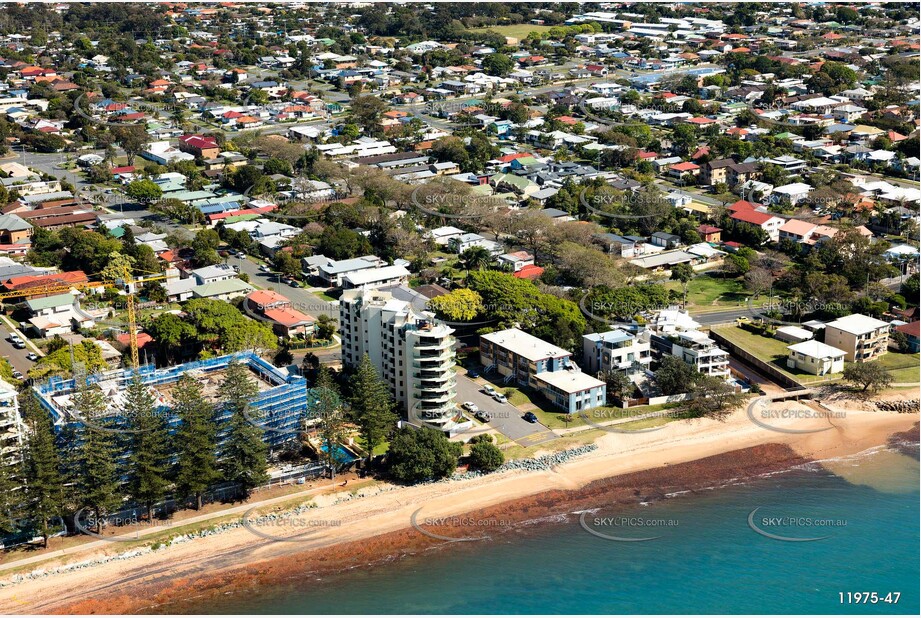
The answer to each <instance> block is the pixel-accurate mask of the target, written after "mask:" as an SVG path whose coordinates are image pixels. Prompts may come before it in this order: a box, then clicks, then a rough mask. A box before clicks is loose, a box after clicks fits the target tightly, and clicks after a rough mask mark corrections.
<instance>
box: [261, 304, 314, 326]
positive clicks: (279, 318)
mask: <svg viewBox="0 0 921 618" xmlns="http://www.w3.org/2000/svg"><path fill="white" fill-rule="evenodd" d="M262 315H264V316H265V317H267V318H268V319H270V320H272V321H273V322H278V323H279V324H281V325H282V326H287V327H288V328H291V327H292V326H299V325H301V324H307V323H313V322H316V320H315V319H313V316H309V315H307V314H306V313H301V312H300V311H297V310H296V309H290V308H284V309H269V310H268V311H265V312H263V314H262Z"/></svg>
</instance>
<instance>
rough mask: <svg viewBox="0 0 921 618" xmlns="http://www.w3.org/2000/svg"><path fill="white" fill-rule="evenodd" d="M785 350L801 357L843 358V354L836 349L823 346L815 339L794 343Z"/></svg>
mask: <svg viewBox="0 0 921 618" xmlns="http://www.w3.org/2000/svg"><path fill="white" fill-rule="evenodd" d="M787 349H788V350H790V351H791V352H796V353H797V354H802V355H803V356H811V357H812V358H843V357H844V352H843V351H841V350H839V349H838V348H833V347H831V346H830V345H827V344H824V343H822V342H821V341H816V340H815V339H810V340H809V341H803V342H800V343H794V344H793V345H788V346H787Z"/></svg>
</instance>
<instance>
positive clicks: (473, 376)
mask: <svg viewBox="0 0 921 618" xmlns="http://www.w3.org/2000/svg"><path fill="white" fill-rule="evenodd" d="M467 377H468V378H470V379H471V380H475V379H477V378H479V377H480V372H478V371H474V370H472V369H471V370H470V371H468V372H467Z"/></svg>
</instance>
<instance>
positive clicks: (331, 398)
mask: <svg viewBox="0 0 921 618" xmlns="http://www.w3.org/2000/svg"><path fill="white" fill-rule="evenodd" d="M311 394H312V395H313V397H314V406H315V410H316V415H317V417H318V418H319V419H320V439H321V440H322V441H323V445H324V446H325V447H326V450H325V453H324V455H323V458H324V459H325V460H326V466H327V468H328V469H329V478H330V479H335V478H336V464H337V463H338V462H337V461H336V450H337V449H336V447H337V445H338V444H339V443H340V442H341V441H342V439H343V433H344V431H343V423H344V419H343V416H342V407H341V397H340V395H339V386H338V385H337V384H336V381H335V379H334V378H333V374H332V372H331V371H330V370H329V367H321V368H320V371H319V374H318V375H317V382H316V384H315V385H314V387H313V389H312V391H311Z"/></svg>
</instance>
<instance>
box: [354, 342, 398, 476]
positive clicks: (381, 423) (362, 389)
mask: <svg viewBox="0 0 921 618" xmlns="http://www.w3.org/2000/svg"><path fill="white" fill-rule="evenodd" d="M349 382H350V386H351V389H352V393H351V397H350V398H349V407H350V411H351V417H352V420H354V421H355V422H356V423H358V427H359V433H360V434H361V438H362V440H364V443H365V448H367V449H368V462H369V463H370V461H371V457H372V455H373V452H374V449H375V448H377V447H378V446H380V445H381V444H382V443H383V442H384V440H385V439H386V438H387V435H388V434H389V433H390V431H391V430H393V429H394V426H395V425H396V422H397V420H399V417H398V416H397V414H396V412H395V411H394V402H393V399H392V398H391V396H390V391H389V390H388V388H387V385H386V384H385V383H384V381H383V380H382V379H381V378H380V375H379V374H378V373H377V368H376V367H375V366H374V365H373V364H372V363H371V359H370V358H368V355H367V354H365V355H364V356H362V358H361V361H359V363H358V369H357V370H356V371H355V373H354V374H353V375H352V378H351V380H350V381H349Z"/></svg>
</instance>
